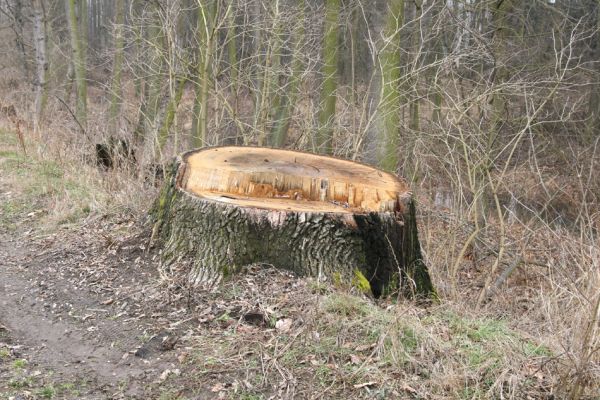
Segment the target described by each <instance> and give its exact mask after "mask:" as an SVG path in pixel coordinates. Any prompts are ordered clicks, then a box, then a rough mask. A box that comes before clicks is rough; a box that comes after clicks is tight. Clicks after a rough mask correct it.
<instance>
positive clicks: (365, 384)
mask: <svg viewBox="0 0 600 400" xmlns="http://www.w3.org/2000/svg"><path fill="white" fill-rule="evenodd" d="M374 385H377V382H375V381H371V382H365V383H358V384H356V385H354V388H355V389H360V388H364V387H369V386H374Z"/></svg>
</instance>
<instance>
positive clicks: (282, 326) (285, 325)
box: [275, 318, 292, 332]
mask: <svg viewBox="0 0 600 400" xmlns="http://www.w3.org/2000/svg"><path fill="white" fill-rule="evenodd" d="M291 328H292V320H291V319H290V318H283V319H280V320H279V321H277V322H276V323H275V329H277V330H278V331H281V332H288V331H289V330H290V329H291Z"/></svg>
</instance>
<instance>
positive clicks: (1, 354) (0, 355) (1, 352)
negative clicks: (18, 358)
mask: <svg viewBox="0 0 600 400" xmlns="http://www.w3.org/2000/svg"><path fill="white" fill-rule="evenodd" d="M9 357H10V352H9V351H8V350H6V349H0V359H6V358H9Z"/></svg>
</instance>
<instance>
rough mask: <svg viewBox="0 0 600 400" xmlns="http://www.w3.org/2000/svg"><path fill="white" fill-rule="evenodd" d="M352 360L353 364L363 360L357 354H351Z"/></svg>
mask: <svg viewBox="0 0 600 400" xmlns="http://www.w3.org/2000/svg"><path fill="white" fill-rule="evenodd" d="M350 362H351V363H352V364H360V362H361V360H360V357H359V356H357V355H356V354H350Z"/></svg>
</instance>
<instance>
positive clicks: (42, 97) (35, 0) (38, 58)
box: [31, 0, 48, 131]
mask: <svg viewBox="0 0 600 400" xmlns="http://www.w3.org/2000/svg"><path fill="white" fill-rule="evenodd" d="M31 7H32V9H33V38H34V42H35V63H36V80H35V121H34V129H35V130H36V131H38V130H39V127H40V123H41V120H42V115H43V113H44V107H45V106H46V100H47V98H48V94H47V90H46V86H47V75H48V56H47V40H46V38H47V30H46V10H45V9H44V2H43V0H32V1H31Z"/></svg>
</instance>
